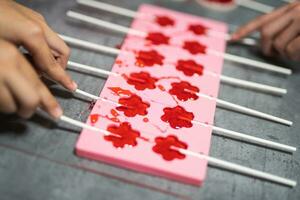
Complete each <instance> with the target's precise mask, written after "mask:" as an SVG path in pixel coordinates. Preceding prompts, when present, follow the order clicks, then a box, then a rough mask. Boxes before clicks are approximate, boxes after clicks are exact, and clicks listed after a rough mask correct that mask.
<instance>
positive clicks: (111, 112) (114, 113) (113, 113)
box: [110, 109, 119, 117]
mask: <svg viewBox="0 0 300 200" xmlns="http://www.w3.org/2000/svg"><path fill="white" fill-rule="evenodd" d="M110 114H111V115H112V116H114V117H118V116H119V113H118V112H117V111H116V110H115V109H111V110H110Z"/></svg>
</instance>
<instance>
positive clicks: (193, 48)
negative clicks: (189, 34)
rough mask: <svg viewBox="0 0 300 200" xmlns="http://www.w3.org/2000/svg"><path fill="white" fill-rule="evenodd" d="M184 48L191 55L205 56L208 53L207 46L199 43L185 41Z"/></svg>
mask: <svg viewBox="0 0 300 200" xmlns="http://www.w3.org/2000/svg"><path fill="white" fill-rule="evenodd" d="M183 48H184V49H186V50H187V51H189V52H190V53H191V54H194V55H195V54H198V53H200V54H205V53H206V46H205V45H203V44H200V43H199V42H197V41H185V42H184V44H183Z"/></svg>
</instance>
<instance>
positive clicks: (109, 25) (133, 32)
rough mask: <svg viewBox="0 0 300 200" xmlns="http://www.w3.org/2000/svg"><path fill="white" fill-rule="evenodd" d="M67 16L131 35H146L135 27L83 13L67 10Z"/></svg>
mask: <svg viewBox="0 0 300 200" xmlns="http://www.w3.org/2000/svg"><path fill="white" fill-rule="evenodd" d="M67 16H68V17H71V18H73V19H77V20H79V21H82V22H88V23H90V24H93V25H97V26H100V27H103V28H107V29H111V30H118V31H119V32H121V33H126V34H127V33H129V34H131V35H135V36H139V37H146V36H147V33H145V32H143V31H138V30H135V29H132V28H127V27H125V26H121V25H118V24H114V23H110V22H107V21H104V20H101V19H97V18H94V17H90V16H87V15H83V14H81V13H77V12H73V11H68V12H67Z"/></svg>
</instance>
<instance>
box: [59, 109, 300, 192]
mask: <svg viewBox="0 0 300 200" xmlns="http://www.w3.org/2000/svg"><path fill="white" fill-rule="evenodd" d="M60 120H61V121H63V122H65V123H68V124H71V125H73V126H76V127H80V128H83V129H88V130H90V131H95V132H97V133H101V134H103V135H111V133H110V132H108V131H106V130H103V129H100V128H96V127H93V126H90V125H87V124H85V123H82V122H80V121H78V120H75V119H72V118H70V117H67V116H65V115H62V116H61V117H60ZM172 148H173V149H175V150H178V151H180V152H181V153H182V154H184V155H187V156H193V157H196V158H199V159H204V160H207V161H208V164H209V165H211V166H215V167H220V168H222V169H226V170H230V171H233V172H237V173H241V174H245V175H248V176H251V177H256V178H260V179H264V180H267V181H271V182H275V183H279V184H282V185H287V186H290V187H295V186H296V185H297V182H296V181H294V180H291V179H286V178H282V177H279V176H276V175H272V174H269V173H266V172H262V171H259V170H255V169H251V168H248V167H245V166H242V165H238V164H235V163H232V162H228V161H224V160H221V159H218V158H214V157H211V156H207V155H204V154H200V153H196V152H193V151H190V150H187V149H181V148H178V147H173V146H172Z"/></svg>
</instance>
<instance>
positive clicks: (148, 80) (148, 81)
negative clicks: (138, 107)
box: [127, 72, 158, 90]
mask: <svg viewBox="0 0 300 200" xmlns="http://www.w3.org/2000/svg"><path fill="white" fill-rule="evenodd" d="M156 81H158V79H157V78H154V77H151V75H150V74H149V73H148V72H139V73H131V74H130V76H129V77H128V78H127V83H128V84H129V85H133V86H134V87H135V89H137V90H145V89H155V88H156V86H155V83H156Z"/></svg>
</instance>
